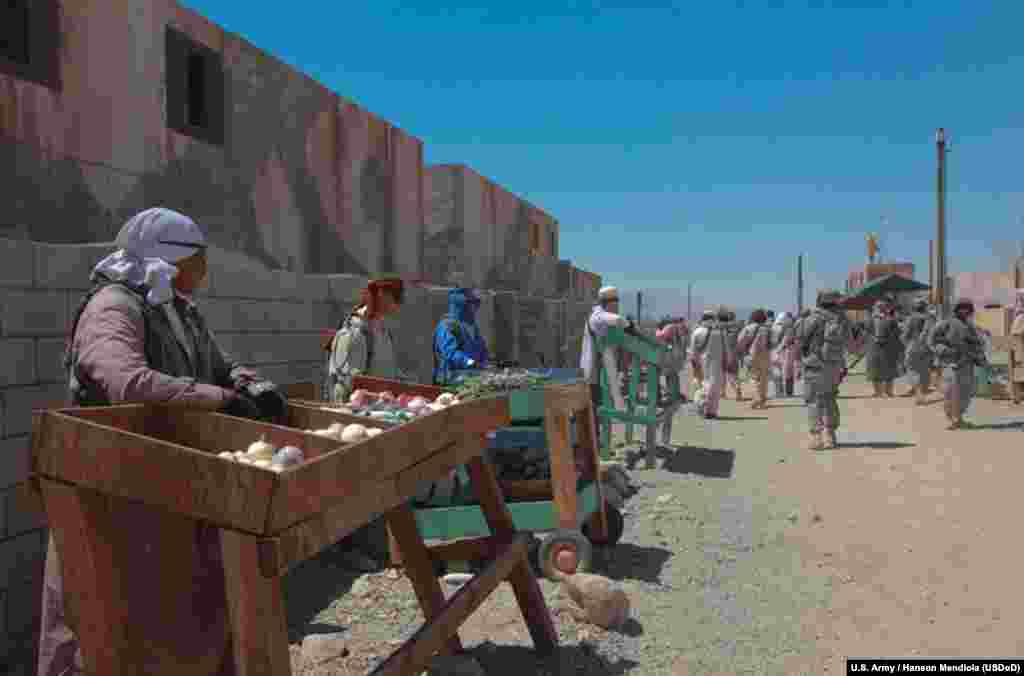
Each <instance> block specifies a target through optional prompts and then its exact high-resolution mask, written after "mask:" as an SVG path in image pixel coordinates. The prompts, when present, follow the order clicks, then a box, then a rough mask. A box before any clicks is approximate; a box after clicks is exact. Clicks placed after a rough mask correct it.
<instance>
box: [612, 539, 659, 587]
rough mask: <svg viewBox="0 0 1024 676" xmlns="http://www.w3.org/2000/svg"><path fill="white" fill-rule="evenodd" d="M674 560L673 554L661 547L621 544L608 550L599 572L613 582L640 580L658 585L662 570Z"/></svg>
mask: <svg viewBox="0 0 1024 676" xmlns="http://www.w3.org/2000/svg"><path fill="white" fill-rule="evenodd" d="M670 558H672V552H670V551H669V550H667V549H662V548H661V547H645V546H642V545H635V544H632V543H630V542H619V543H618V544H617V545H615V546H614V547H610V548H608V549H607V550H606V553H605V556H604V561H603V562H602V563H601V564H600V565H599V568H600V570H599V571H595V572H599V573H601V574H602V575H605V576H606V577H608V578H610V579H612V580H639V581H641V582H650V583H652V584H656V583H658V582H659V581H660V579H661V569H662V568H663V567H664V565H665V563H666V562H667V561H668V560H669V559H670Z"/></svg>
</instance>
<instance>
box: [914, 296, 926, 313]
mask: <svg viewBox="0 0 1024 676" xmlns="http://www.w3.org/2000/svg"><path fill="white" fill-rule="evenodd" d="M914 310H916V311H917V312H925V311H926V310H928V299H926V298H918V299H917V300H916V301H914Z"/></svg>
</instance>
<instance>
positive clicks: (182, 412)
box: [31, 397, 557, 676]
mask: <svg viewBox="0 0 1024 676" xmlns="http://www.w3.org/2000/svg"><path fill="white" fill-rule="evenodd" d="M293 415H297V416H299V417H305V418H306V419H307V420H310V421H311V420H313V419H314V417H315V416H316V415H318V413H317V412H310V413H307V412H302V411H297V412H296V413H293ZM293 419H294V420H295V421H296V422H298V419H296V418H293ZM508 421H509V412H508V401H507V399H505V398H500V397H499V398H492V399H484V400H478V401H472V402H466V403H463V404H459V405H457V406H452V407H450V408H448V409H445V410H444V411H440V412H437V413H434V414H431V415H429V416H425V417H423V418H421V419H418V420H415V421H413V422H410V423H408V424H405V425H402V426H401V427H398V428H393V429H388V430H385V431H384V432H383V433H381V434H378V435H377V436H374V437H370V438H368V439H366V440H365V441H362V442H358V443H354V444H349V445H344V444H341V443H339V442H338V441H335V440H333V439H328V438H324V437H321V436H317V435H313V434H307V433H305V432H302V431H301V430H296V429H290V428H288V427H283V426H277V425H270V424H266V423H260V422H254V421H250V420H245V419H241V418H234V417H231V416H227V415H223V414H220V413H210V412H201V411H195V410H187V409H183V408H173V407H166V406H143V405H121V406H110V407H96V408H77V409H59V410H48V411H37V412H35V413H34V415H33V430H32V453H33V475H32V479H31V480H32V482H33V483H34V484H35V486H36V487H37V488H38V489H39V490H40V491H41V494H42V498H43V502H44V504H45V507H46V511H47V516H48V518H49V523H50V527H51V530H52V532H53V534H54V537H55V539H56V542H57V545H58V550H59V552H60V554H61V556H62V559H63V561H64V562H65V565H64V567H63V569H64V571H65V580H64V584H65V596H66V598H67V601H68V611H69V615H73V616H74V617H75V618H76V621H75V625H76V627H77V632H78V636H79V640H80V645H81V650H82V653H83V659H84V661H85V664H86V666H87V669H88V672H89V673H97V674H103V675H104V676H119V675H122V674H124V675H127V674H142V673H147V676H150V675H152V676H157V674H153V673H152V672H150V671H147V670H146V669H144V668H143V667H142V666H141V665H143V664H144V663H145V660H144V657H145V652H146V651H149V650H151V649H152V648H153V646H154V645H159V646H162V647H163V648H164V649H165V650H168V651H170V652H171V653H173V651H174V644H173V637H169V636H167V635H158V630H157V629H156V628H154V627H145V628H140V627H139V626H130V625H129V622H128V616H127V614H126V613H127V608H128V605H129V600H128V599H125V598H124V597H123V596H124V595H123V594H121V593H120V592H121V591H122V589H123V573H122V571H123V570H125V565H126V562H128V561H130V560H131V553H132V551H133V546H134V544H135V543H133V542H132V539H131V533H130V532H129V531H126V530H124V529H119V527H118V523H119V518H118V515H122V514H125V513H127V512H129V511H130V510H146V511H148V512H150V513H151V516H152V517H153V518H154V519H157V521H156V522H157V523H160V524H163V525H165V526H166V527H167V529H168V533H174V535H175V536H181V534H182V533H183V532H185V533H187V532H188V529H189V528H193V529H194V527H195V525H196V524H197V523H204V524H208V525H212V526H214V527H216V528H217V529H219V537H220V543H221V551H222V557H223V565H224V571H225V578H226V583H227V584H226V586H227V604H228V614H229V617H230V623H231V644H232V650H233V653H234V658H235V664H236V669H237V671H236V673H237V674H239V675H240V676H250V675H256V674H259V675H261V676H262V675H267V674H273V675H274V676H277V675H282V676H284V675H287V674H290V673H291V666H290V657H289V650H288V634H287V628H286V622H285V612H284V600H283V598H282V594H281V578H282V576H283V575H284V574H285V572H287V571H288V570H289V569H291V568H293V567H294V566H296V565H297V564H299V563H301V562H302V561H304V560H306V559H308V558H310V557H312V556H314V555H315V554H317V553H318V552H319V551H321V550H323V549H324V548H326V547H328V546H330V545H331V544H333V543H335V542H337V541H338V540H340V539H342V538H343V537H345V536H346V535H347V534H349V533H351V532H353V531H355V530H356V529H358V528H359V527H361V526H363V525H365V524H366V523H368V522H369V521H371V520H372V519H373V518H374V516H375V515H377V514H382V513H383V514H385V516H386V518H387V521H388V524H389V528H390V530H391V533H392V535H393V537H394V538H395V540H396V541H397V543H398V546H399V547H400V548H401V550H402V553H403V557H404V561H405V567H406V569H407V572H408V576H409V578H410V580H411V582H412V584H413V587H414V589H415V591H416V595H417V597H418V599H419V602H420V606H421V608H422V610H423V613H424V616H425V617H426V619H427V622H426V623H425V624H424V626H423V627H422V628H421V629H420V630H419V631H418V632H417V633H416V634H415V635H414V636H413V637H412V638H411V639H410V640H409V641H408V642H406V643H405V644H404V645H403V646H401V647H400V648H399V649H398V650H396V651H395V652H394V653H393V654H392V655H391V656H390V657H388V658H387V659H386V660H385V661H384V662H383V663H382V664H381V665H380V666H378V667H377V668H376V669H375V670H374V671H373V673H374V674H389V675H405V674H416V673H419V672H420V671H422V669H423V668H424V667H425V665H427V664H428V662H429V660H430V659H431V658H432V657H433V656H434V655H435V654H437V653H438V652H442V653H452V652H456V651H458V650H460V648H461V645H460V643H459V639H458V634H457V631H458V628H459V627H460V626H461V624H462V623H463V622H464V621H465V620H466V618H467V617H468V616H469V615H470V614H471V613H472V612H473V611H474V610H475V609H476V608H477V607H479V605H480V604H481V603H482V602H483V601H484V599H486V598H487V596H488V595H489V594H490V593H491V592H492V591H493V590H494V589H495V588H496V587H497V586H498V584H500V582H502V581H508V582H509V583H511V585H512V586H513V589H514V590H515V593H516V597H517V599H518V601H519V606H520V609H521V610H522V613H523V616H524V618H525V619H526V622H527V625H528V628H529V631H530V634H531V637H532V638H533V641H534V644H535V646H536V647H537V649H538V650H539V651H541V652H549V651H552V650H554V648H555V647H556V645H557V635H556V633H555V630H554V627H553V625H552V620H551V616H550V614H549V612H548V609H547V607H546V604H545V602H544V598H543V596H542V594H541V591H540V588H539V585H538V583H537V580H536V578H535V577H534V576H533V573H532V571H531V570H530V566H529V562H528V556H527V546H528V539H529V536H528V535H527V534H524V533H517V532H516V530H515V527H514V525H513V523H512V518H511V516H510V515H509V512H508V510H507V508H506V507H505V504H504V498H503V495H502V492H501V488H500V487H499V486H498V483H497V481H496V479H495V476H494V473H493V470H492V469H491V467H490V465H489V463H487V462H485V461H484V460H483V459H482V455H483V453H484V444H483V436H484V434H485V433H486V432H488V431H489V430H491V429H494V428H495V427H499V426H501V425H504V424H507V423H508ZM264 436H265V438H266V440H267V441H268V442H269V443H271V444H272V445H274V446H282V445H294V446H298V447H300V448H302V449H303V450H304V451H305V454H306V460H305V462H303V463H302V464H299V465H297V466H293V467H289V468H286V469H284V470H283V471H281V472H273V471H269V470H267V469H264V468H260V467H256V466H253V465H248V464H242V463H239V462H236V461H234V460H231V459H225V458H222V457H218V456H217V453H218V452H222V451H226V450H235V449H237V448H240V447H244V446H246V445H248V444H249V443H250V442H252V441H255V440H256V439H259V438H261V437H264ZM461 464H468V466H469V468H470V472H471V473H472V475H473V478H474V481H475V482H476V484H477V486H478V487H479V493H480V502H481V507H482V509H483V511H484V513H485V514H486V515H487V519H488V522H489V523H491V524H492V529H493V535H492V536H491V537H489V538H483V539H480V540H479V541H478V542H477V544H478V547H479V549H480V550H481V551H482V552H483V553H484V555H485V558H486V559H487V560H488V565H487V567H486V569H485V570H484V571H483V572H481V573H480V574H479V575H476V576H475V577H474V578H473V579H472V581H470V582H469V583H467V584H466V585H465V586H464V587H463V588H462V589H460V590H459V591H458V592H457V593H456V594H455V595H454V596H453V597H452V598H451V599H450V600H449V601H447V602H445V601H444V596H443V592H442V590H441V587H440V585H439V583H438V581H437V578H436V577H435V576H434V573H433V570H432V568H431V566H430V563H429V562H430V555H429V552H428V550H427V548H426V545H425V544H424V542H423V540H422V538H421V537H420V535H419V533H418V532H417V528H416V520H415V516H414V514H413V512H412V510H411V509H410V507H409V506H408V503H409V500H410V499H411V498H412V496H413V495H414V494H416V492H417V490H418V489H419V487H420V486H421V485H422V484H423V483H424V482H430V481H434V480H437V479H439V478H440V477H442V476H444V475H445V474H447V473H448V472H449V471H450V470H451V468H453V467H455V466H457V465H461ZM190 524H191V525H190ZM161 533H162V531H161ZM186 551H189V554H187V555H186V556H188V555H191V550H190V549H186ZM169 570H170V569H169ZM169 577H170V576H169ZM153 583H154V585H155V589H159V590H160V594H161V597H162V598H172V597H173V596H174V594H175V593H180V594H188V593H189V592H190V589H188V588H181V589H169V588H166V587H165V586H163V585H161V580H160V579H154V580H153ZM134 602H135V603H138V602H139V599H134ZM147 631H148V632H149V634H148V635H146V632H147ZM204 666H210V665H204ZM215 669H216V665H212V666H210V668H209V669H208V670H204V669H203V668H200V667H198V665H196V668H194V669H192V670H191V671H190V673H196V674H202V673H207V672H208V673H212V672H213V671H214V670H215ZM168 673H170V672H168Z"/></svg>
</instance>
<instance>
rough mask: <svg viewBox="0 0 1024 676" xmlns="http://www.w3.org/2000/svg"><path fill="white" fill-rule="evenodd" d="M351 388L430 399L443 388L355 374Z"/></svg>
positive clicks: (442, 390)
mask: <svg viewBox="0 0 1024 676" xmlns="http://www.w3.org/2000/svg"><path fill="white" fill-rule="evenodd" d="M352 389H353V391H355V390H366V391H367V392H390V393H391V394H395V395H397V394H411V395H413V396H421V397H427V398H429V399H430V400H431V401H433V400H434V399H436V398H437V396H438V395H439V394H441V393H442V392H444V389H443V388H440V387H437V386H436V385H420V384H417V383H403V382H399V381H397V380H387V379H385V378H373V377H371V376H355V377H353V378H352Z"/></svg>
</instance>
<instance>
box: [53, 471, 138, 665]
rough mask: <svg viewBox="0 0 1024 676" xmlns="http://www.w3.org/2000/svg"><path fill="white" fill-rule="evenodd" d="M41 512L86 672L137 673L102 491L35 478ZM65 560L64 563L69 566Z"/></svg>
mask: <svg viewBox="0 0 1024 676" xmlns="http://www.w3.org/2000/svg"><path fill="white" fill-rule="evenodd" d="M40 486H41V488H42V493H43V500H44V502H45V504H46V513H47V514H48V515H49V518H50V523H51V524H53V525H55V526H56V524H60V526H59V527H54V528H52V533H53V535H54V540H55V542H56V546H57V551H58V553H59V555H60V559H61V564H62V565H61V573H62V583H63V587H64V589H63V591H64V595H65V597H67V596H72V597H73V598H74V599H75V602H74V605H75V611H76V615H78V622H77V626H76V630H77V634H78V642H79V647H80V649H81V651H82V659H83V661H84V662H85V664H86V665H87V667H88V668H89V670H90V672H91V673H94V674H104V676H106V675H107V674H109V675H110V676H120V675H121V674H126V675H127V674H134V673H137V670H138V668H139V667H140V666H141V663H137V662H136V661H135V660H134V659H133V657H132V656H133V655H134V651H135V648H133V647H132V646H131V645H129V642H128V640H127V636H126V635H125V628H126V627H127V626H128V622H129V621H130V620H131V618H130V617H128V612H127V609H126V608H125V607H124V604H123V603H122V601H123V600H124V598H125V593H124V592H123V587H122V583H121V580H122V576H121V573H120V570H121V565H122V563H123V562H122V561H121V560H120V558H119V557H118V555H117V547H116V545H115V540H114V538H115V537H116V533H111V532H110V528H109V526H110V514H109V509H110V504H109V502H108V499H107V497H106V496H103V495H100V494H98V493H92V492H91V491H86V490H83V489H80V488H77V487H75V486H69V485H67V484H62V483H57V482H55V481H48V480H46V479H43V480H41V481H40ZM69 564H70V565H69Z"/></svg>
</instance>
